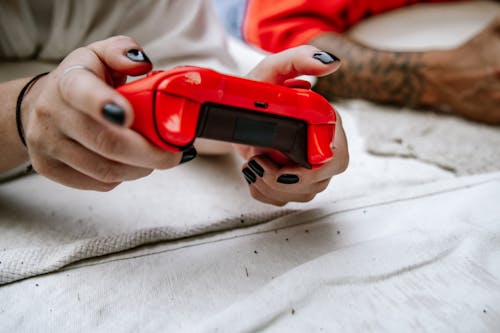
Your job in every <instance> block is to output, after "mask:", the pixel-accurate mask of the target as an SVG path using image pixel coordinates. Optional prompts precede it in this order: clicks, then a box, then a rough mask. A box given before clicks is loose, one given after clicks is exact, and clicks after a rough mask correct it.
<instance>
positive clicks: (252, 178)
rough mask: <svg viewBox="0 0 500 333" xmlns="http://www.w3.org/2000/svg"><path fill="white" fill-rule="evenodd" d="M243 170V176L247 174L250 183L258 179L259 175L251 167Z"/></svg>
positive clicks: (246, 177)
mask: <svg viewBox="0 0 500 333" xmlns="http://www.w3.org/2000/svg"><path fill="white" fill-rule="evenodd" d="M241 172H243V176H245V179H246V181H247V183H248V184H251V183H255V182H256V181H257V176H255V174H254V173H253V172H252V170H250V169H249V168H245V169H243V170H242V171H241Z"/></svg>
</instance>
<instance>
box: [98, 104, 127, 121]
mask: <svg viewBox="0 0 500 333" xmlns="http://www.w3.org/2000/svg"><path fill="white" fill-rule="evenodd" d="M102 114H103V116H104V118H105V119H106V120H108V121H109V122H111V123H113V124H115V125H120V126H123V124H125V111H124V110H123V109H122V108H121V107H119V106H118V105H116V104H113V103H108V104H106V105H104V107H103V108H102Z"/></svg>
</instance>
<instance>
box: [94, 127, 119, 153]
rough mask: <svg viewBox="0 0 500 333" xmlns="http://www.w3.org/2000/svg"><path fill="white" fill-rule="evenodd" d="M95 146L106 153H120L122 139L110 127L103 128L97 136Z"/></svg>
mask: <svg viewBox="0 0 500 333" xmlns="http://www.w3.org/2000/svg"><path fill="white" fill-rule="evenodd" d="M95 146H96V149H97V151H99V152H101V153H103V154H106V155H115V154H118V153H120V149H121V140H120V138H119V136H118V134H117V133H114V132H113V131H110V130H109V129H108V128H102V129H101V130H100V131H99V132H98V133H97V134H96V136H95Z"/></svg>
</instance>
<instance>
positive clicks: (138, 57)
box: [126, 49, 151, 63]
mask: <svg viewBox="0 0 500 333" xmlns="http://www.w3.org/2000/svg"><path fill="white" fill-rule="evenodd" d="M126 56H127V58H129V59H130V60H132V61H135V62H140V61H144V62H149V63H151V60H149V58H148V56H147V55H146V53H144V52H143V51H140V50H137V49H132V50H128V51H127V53H126Z"/></svg>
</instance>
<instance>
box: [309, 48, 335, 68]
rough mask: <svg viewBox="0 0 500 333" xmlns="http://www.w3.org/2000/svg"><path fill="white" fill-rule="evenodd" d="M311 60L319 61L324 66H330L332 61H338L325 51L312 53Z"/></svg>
mask: <svg viewBox="0 0 500 333" xmlns="http://www.w3.org/2000/svg"><path fill="white" fill-rule="evenodd" d="M313 58H314V59H318V60H319V61H321V62H322V63H324V64H325V65H327V64H331V63H332V62H334V61H340V59H339V58H337V57H336V56H334V55H333V54H331V53H329V52H326V51H321V52H316V53H314V55H313Z"/></svg>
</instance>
